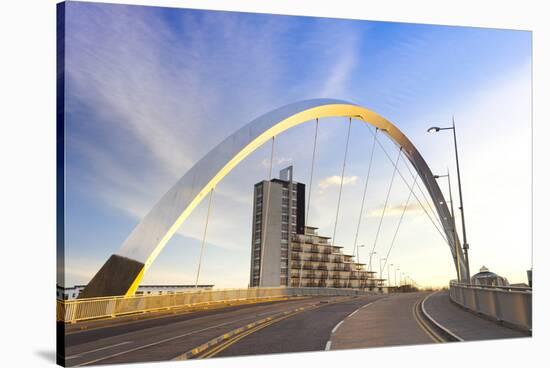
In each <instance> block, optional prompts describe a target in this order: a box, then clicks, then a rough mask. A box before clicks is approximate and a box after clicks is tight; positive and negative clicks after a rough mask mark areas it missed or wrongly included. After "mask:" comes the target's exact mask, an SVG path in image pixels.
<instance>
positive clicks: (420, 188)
mask: <svg viewBox="0 0 550 368" xmlns="http://www.w3.org/2000/svg"><path fill="white" fill-rule="evenodd" d="M405 167H406V168H407V170H408V171H409V174H411V178H414V177H415V174H414V173H413V172H412V170H411V168H410V166H409V163H408V162H407V160H405ZM415 183H416V187H417V188H418V189H419V190H420V193H421V194H422V197H423V198H424V201H425V202H426V203H427V204H428V207H429V208H430V212H431V213H432V215H433V216H434V218H435V219H436V220H437V222H438V224H439V225H441V228H442V229H445V226H444V225H443V223H442V222H441V218H439V216H438V215H437V214H436V213H435V210H434V208H433V205H432V203H433V201H429V200H428V197H427V196H426V194H425V193H424V190H423V189H422V186H420V184H419V183H418V182H417V181H416V180H415ZM413 188H414V185H413Z"/></svg>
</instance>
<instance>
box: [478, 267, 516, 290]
mask: <svg viewBox="0 0 550 368" xmlns="http://www.w3.org/2000/svg"><path fill="white" fill-rule="evenodd" d="M471 283H472V284H473V285H480V286H509V285H510V284H509V283H508V280H507V279H506V278H505V277H502V276H499V275H497V274H496V273H494V272H491V271H489V269H488V268H487V267H485V266H482V267H481V268H480V270H479V272H478V273H476V274H475V275H473V276H472V277H471Z"/></svg>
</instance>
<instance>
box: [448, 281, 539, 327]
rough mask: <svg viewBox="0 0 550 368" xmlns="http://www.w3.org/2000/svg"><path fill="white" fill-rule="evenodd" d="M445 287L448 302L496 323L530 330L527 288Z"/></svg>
mask: <svg viewBox="0 0 550 368" xmlns="http://www.w3.org/2000/svg"><path fill="white" fill-rule="evenodd" d="M449 286H450V287H449V295H450V298H451V300H452V301H453V302H455V303H456V304H458V305H461V306H462V307H464V308H467V309H469V310H471V311H474V312H476V313H480V314H483V315H485V316H487V317H490V318H492V319H495V320H497V321H499V322H505V323H508V324H510V325H513V326H515V327H518V328H521V329H524V330H531V328H532V295H533V293H532V290H531V288H526V287H513V286H483V285H470V284H462V283H457V282H455V281H451V283H450V285H449Z"/></svg>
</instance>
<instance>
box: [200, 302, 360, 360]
mask: <svg viewBox="0 0 550 368" xmlns="http://www.w3.org/2000/svg"><path fill="white" fill-rule="evenodd" d="M348 300H350V299H349V298H344V299H343V300H340V301H336V303H342V302H345V301H348ZM329 304H332V303H327V304H321V305H315V306H313V307H311V308H306V307H300V308H297V309H296V310H295V311H293V312H292V313H289V314H285V315H283V316H280V317H277V318H275V319H272V318H273V317H267V318H266V322H264V323H261V324H260V325H258V326H256V327H254V328H252V329H249V330H245V331H243V332H239V333H238V334H236V335H235V336H233V337H232V338H230V339H229V340H227V341H224V342H223V343H221V344H220V345H218V346H215V347H214V348H212V350H208V349H206V350H205V351H203V352H202V353H201V354H199V355H197V356H195V357H194V358H195V359H205V358H211V357H213V356H215V355H216V354H218V353H220V352H222V351H223V350H225V349H227V348H228V347H229V346H231V345H233V344H235V343H236V342H237V341H239V340H241V339H243V338H245V337H246V336H248V335H251V334H253V333H254V332H257V331H259V330H261V329H263V328H265V327H268V326H270V325H272V324H274V323H277V322H279V321H282V320H283V319H286V318H289V317H292V316H294V315H296V314H299V313H302V312H304V311H306V310H307V311H311V310H314V309H318V308H321V307H324V306H326V305H329ZM247 326H250V324H249V325H247ZM224 336H225V335H224ZM193 350H194V349H193Z"/></svg>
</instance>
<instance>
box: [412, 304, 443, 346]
mask: <svg viewBox="0 0 550 368" xmlns="http://www.w3.org/2000/svg"><path fill="white" fill-rule="evenodd" d="M419 305H420V300H418V301H416V303H414V305H413V317H414V319H415V321H416V323H417V324H418V325H419V326H420V328H422V330H423V331H424V332H425V333H426V335H428V336H429V337H430V339H432V340H433V341H434V342H436V343H440V342H445V340H444V339H443V338H441V336H439V335H438V334H437V333H436V332H435V331H434V330H433V329H431V328H430V326H428V325H427V324H426V323H425V322H424V321H422V318H421V317H420V314H419V312H418V308H419Z"/></svg>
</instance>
